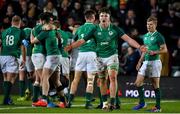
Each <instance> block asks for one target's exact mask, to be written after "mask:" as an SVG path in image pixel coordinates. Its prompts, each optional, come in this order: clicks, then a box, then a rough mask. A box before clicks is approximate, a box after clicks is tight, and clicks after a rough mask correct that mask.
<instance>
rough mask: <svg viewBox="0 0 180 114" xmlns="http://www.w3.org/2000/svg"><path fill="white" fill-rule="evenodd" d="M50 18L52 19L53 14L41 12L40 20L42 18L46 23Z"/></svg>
mask: <svg viewBox="0 0 180 114" xmlns="http://www.w3.org/2000/svg"><path fill="white" fill-rule="evenodd" d="M51 18H53V19H54V16H53V15H52V13H49V12H45V13H43V14H42V18H41V19H42V20H44V21H45V22H46V23H49V22H50V21H51Z"/></svg>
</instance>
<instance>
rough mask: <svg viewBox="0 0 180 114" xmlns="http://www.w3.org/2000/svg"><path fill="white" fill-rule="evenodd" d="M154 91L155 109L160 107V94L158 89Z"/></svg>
mask: <svg viewBox="0 0 180 114" xmlns="http://www.w3.org/2000/svg"><path fill="white" fill-rule="evenodd" d="M154 91H155V95H156V107H157V108H161V106H160V101H161V92H160V89H159V88H157V89H155V90H154Z"/></svg>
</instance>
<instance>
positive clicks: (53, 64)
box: [43, 55, 60, 71]
mask: <svg viewBox="0 0 180 114" xmlns="http://www.w3.org/2000/svg"><path fill="white" fill-rule="evenodd" d="M59 64H60V55H48V56H46V61H45V63H44V66H43V68H48V69H51V70H53V71H55V70H56V69H57V66H58V65H59Z"/></svg>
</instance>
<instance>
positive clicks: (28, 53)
mask: <svg viewBox="0 0 180 114" xmlns="http://www.w3.org/2000/svg"><path fill="white" fill-rule="evenodd" d="M23 30H24V32H25V35H26V37H25V39H26V40H28V41H30V36H31V30H32V29H31V28H24V29H23ZM32 48H33V45H32V44H30V45H29V46H28V47H26V56H31V55H32Z"/></svg>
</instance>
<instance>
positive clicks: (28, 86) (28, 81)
mask: <svg viewBox="0 0 180 114" xmlns="http://www.w3.org/2000/svg"><path fill="white" fill-rule="evenodd" d="M27 88H28V89H29V91H30V92H32V88H33V86H32V80H31V78H30V79H28V80H27Z"/></svg>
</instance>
